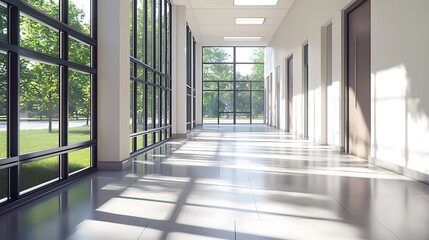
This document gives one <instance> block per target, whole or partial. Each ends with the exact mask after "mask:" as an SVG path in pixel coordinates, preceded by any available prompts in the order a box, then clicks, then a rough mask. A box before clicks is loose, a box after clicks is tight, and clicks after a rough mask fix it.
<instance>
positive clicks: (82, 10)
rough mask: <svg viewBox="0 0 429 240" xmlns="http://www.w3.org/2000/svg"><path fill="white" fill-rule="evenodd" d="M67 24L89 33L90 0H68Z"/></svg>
mask: <svg viewBox="0 0 429 240" xmlns="http://www.w3.org/2000/svg"><path fill="white" fill-rule="evenodd" d="M69 25H70V26H72V27H73V28H75V29H76V30H78V31H80V32H82V33H84V34H86V35H88V36H89V35H91V0H70V1H69Z"/></svg>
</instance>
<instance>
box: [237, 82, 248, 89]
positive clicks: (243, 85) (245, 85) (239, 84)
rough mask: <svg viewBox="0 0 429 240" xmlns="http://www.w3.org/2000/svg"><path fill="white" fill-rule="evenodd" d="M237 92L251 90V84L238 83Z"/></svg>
mask: <svg viewBox="0 0 429 240" xmlns="http://www.w3.org/2000/svg"><path fill="white" fill-rule="evenodd" d="M235 89H236V90H250V82H236V83H235Z"/></svg>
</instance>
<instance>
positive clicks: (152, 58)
mask: <svg viewBox="0 0 429 240" xmlns="http://www.w3.org/2000/svg"><path fill="white" fill-rule="evenodd" d="M130 5H131V7H130V17H131V24H130V33H131V34H130V43H131V52H130V56H131V57H130V61H131V65H130V66H131V67H130V76H131V82H130V96H131V98H130V102H131V104H130V106H131V109H130V152H131V153H134V152H139V151H141V150H143V149H146V148H147V147H149V146H152V145H154V144H157V143H160V142H163V141H165V140H166V139H169V138H170V137H171V134H172V132H171V86H172V82H171V42H172V41H171V26H172V25H171V24H172V23H171V3H170V1H168V0H130Z"/></svg>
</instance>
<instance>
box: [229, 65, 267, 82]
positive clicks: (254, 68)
mask: <svg viewBox="0 0 429 240" xmlns="http://www.w3.org/2000/svg"><path fill="white" fill-rule="evenodd" d="M236 71H237V72H236V78H237V81H248V80H256V81H263V80H264V65H263V64H237V65H236Z"/></svg>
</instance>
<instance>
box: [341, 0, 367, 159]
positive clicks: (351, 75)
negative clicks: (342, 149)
mask: <svg viewBox="0 0 429 240" xmlns="http://www.w3.org/2000/svg"><path fill="white" fill-rule="evenodd" d="M347 20H348V21H347V22H348V24H347V27H348V31H347V41H348V73H347V75H348V76H347V79H348V151H349V153H351V154H353V155H355V156H358V157H362V158H368V156H369V155H370V147H371V2H370V0H366V1H364V2H363V3H361V4H360V5H358V6H357V7H355V8H354V9H353V10H352V11H351V12H349V13H348V14H347Z"/></svg>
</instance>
